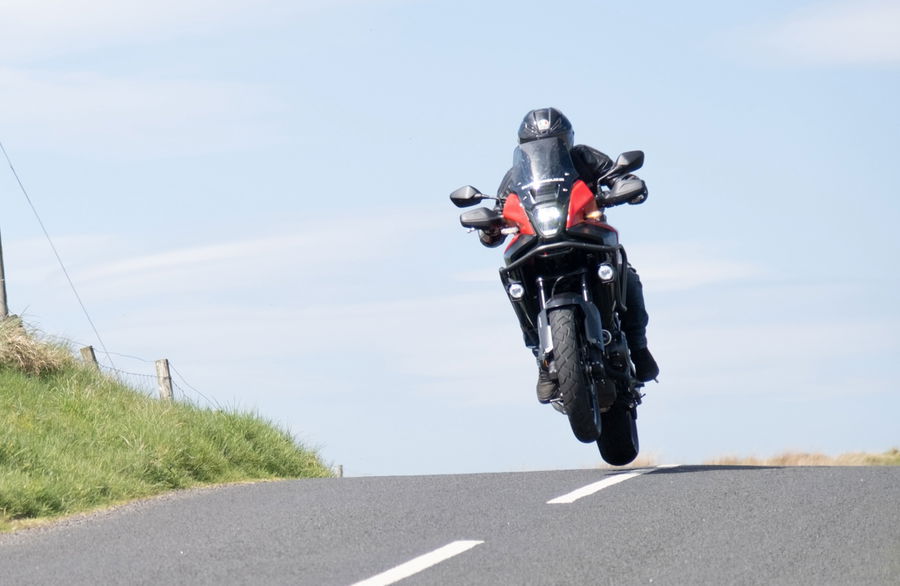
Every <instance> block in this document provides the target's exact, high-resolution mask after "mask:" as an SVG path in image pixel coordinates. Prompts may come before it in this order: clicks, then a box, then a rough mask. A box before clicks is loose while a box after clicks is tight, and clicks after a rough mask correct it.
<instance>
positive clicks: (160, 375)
mask: <svg viewBox="0 0 900 586" xmlns="http://www.w3.org/2000/svg"><path fill="white" fill-rule="evenodd" d="M156 378H157V379H158V380H159V398H160V399H162V400H163V401H171V400H172V375H171V374H169V360H168V359H167V358H161V359H160V360H157V361H156Z"/></svg>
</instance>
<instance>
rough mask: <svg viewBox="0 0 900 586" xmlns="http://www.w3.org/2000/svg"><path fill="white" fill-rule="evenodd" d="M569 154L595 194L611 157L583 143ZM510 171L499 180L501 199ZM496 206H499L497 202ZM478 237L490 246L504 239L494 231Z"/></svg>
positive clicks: (509, 181) (508, 188)
mask: <svg viewBox="0 0 900 586" xmlns="http://www.w3.org/2000/svg"><path fill="white" fill-rule="evenodd" d="M569 156H571V157H572V162H573V163H574V164H575V170H576V171H577V172H578V178H579V179H581V180H582V181H584V182H585V183H586V184H587V186H588V187H590V188H591V191H593V192H594V194H595V195H596V193H597V180H598V179H600V177H601V176H602V175H603V174H604V173H606V172H607V171H609V169H610V168H611V167H612V166H613V162H612V159H610V158H609V157H608V156H606V155H605V154H604V153H601V152H600V151H598V150H597V149H595V148H591V147H589V146H587V145H583V144H579V145H576V146H574V147H572V148H571V149H570V150H569ZM512 173H513V170H512V169H510V170H509V171H507V172H506V175H504V176H503V180H502V181H500V187H499V189H497V197H499V198H500V199H501V200H505V199H506V196H508V195H509V193H510V192H511V191H512ZM497 207H498V208H499V207H500V203H499V202H498V204H497ZM498 211H499V209H498ZM479 238H480V240H481V243H482V244H484V245H485V246H490V247H494V246H499V245H500V243H501V242H503V240H504V238H503V237H502V236H501V235H500V234H499V233H496V232H495V233H486V232H483V231H482V232H480V233H479Z"/></svg>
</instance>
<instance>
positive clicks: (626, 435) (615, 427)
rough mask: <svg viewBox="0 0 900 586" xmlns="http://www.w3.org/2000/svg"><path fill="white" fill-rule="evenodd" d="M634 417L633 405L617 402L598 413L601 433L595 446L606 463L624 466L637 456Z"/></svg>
mask: <svg viewBox="0 0 900 586" xmlns="http://www.w3.org/2000/svg"><path fill="white" fill-rule="evenodd" d="M635 418H636V413H635V412H634V407H628V406H627V405H622V404H621V403H618V402H617V403H616V404H615V405H613V406H612V408H611V409H610V410H609V411H607V412H606V413H601V414H600V420H601V421H602V422H603V433H601V434H600V439H598V440H597V447H598V448H600V456H602V457H603V460H604V461H606V462H607V463H608V464H612V465H613V466H624V465H626V464H630V463H631V462H633V461H634V459H635V458H637V455H638V451H640V443H639V442H638V432H637V422H635Z"/></svg>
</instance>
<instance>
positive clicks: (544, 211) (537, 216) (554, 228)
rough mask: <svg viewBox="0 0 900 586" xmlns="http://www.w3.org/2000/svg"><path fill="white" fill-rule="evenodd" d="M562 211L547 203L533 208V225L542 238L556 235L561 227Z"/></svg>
mask: <svg viewBox="0 0 900 586" xmlns="http://www.w3.org/2000/svg"><path fill="white" fill-rule="evenodd" d="M562 218H563V215H562V212H561V211H559V208H558V207H556V205H555V204H547V205H542V206H537V207H536V208H534V227H535V228H537V231H538V232H539V233H540V235H541V236H543V237H544V238H549V237H551V236H556V234H557V233H558V232H559V229H560V228H562Z"/></svg>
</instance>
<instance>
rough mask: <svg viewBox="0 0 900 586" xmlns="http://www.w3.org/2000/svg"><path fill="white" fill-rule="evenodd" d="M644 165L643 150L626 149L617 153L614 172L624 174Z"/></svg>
mask: <svg viewBox="0 0 900 586" xmlns="http://www.w3.org/2000/svg"><path fill="white" fill-rule="evenodd" d="M643 166H644V151H628V152H625V153H622V154H621V155H619V158H618V159H616V166H615V170H616V174H617V175H624V174H625V173H631V172H632V171H637V170H638V169H640V168H641V167H643Z"/></svg>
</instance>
